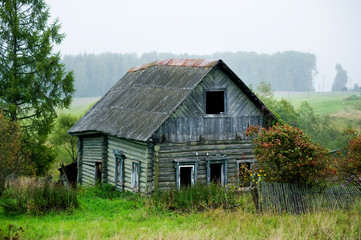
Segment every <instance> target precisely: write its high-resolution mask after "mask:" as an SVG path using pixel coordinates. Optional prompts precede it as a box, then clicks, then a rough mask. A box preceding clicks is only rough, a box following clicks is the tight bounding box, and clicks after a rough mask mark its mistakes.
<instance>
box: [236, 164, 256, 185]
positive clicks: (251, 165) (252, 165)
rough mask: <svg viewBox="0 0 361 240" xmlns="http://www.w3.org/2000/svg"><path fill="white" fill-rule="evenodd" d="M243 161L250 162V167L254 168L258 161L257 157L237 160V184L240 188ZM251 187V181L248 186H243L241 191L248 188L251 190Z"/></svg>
mask: <svg viewBox="0 0 361 240" xmlns="http://www.w3.org/2000/svg"><path fill="white" fill-rule="evenodd" d="M242 163H250V169H253V168H254V165H255V164H256V163H257V161H256V160H255V159H247V160H237V176H238V177H237V185H238V189H239V188H241V187H239V184H240V182H239V177H240V176H239V174H240V173H239V165H240V164H242ZM251 181H252V180H251ZM250 187H251V182H250V183H249V186H248V187H242V188H241V191H246V190H249V189H250Z"/></svg>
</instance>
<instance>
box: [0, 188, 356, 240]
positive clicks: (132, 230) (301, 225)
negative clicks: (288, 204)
mask: <svg viewBox="0 0 361 240" xmlns="http://www.w3.org/2000/svg"><path fill="white" fill-rule="evenodd" d="M247 195H248V193H245V195H241V199H244V200H245V199H246V198H247ZM248 199H250V196H249V195H248ZM0 201H1V200H0ZM79 205H80V207H79V208H78V209H75V210H74V211H73V212H72V214H69V213H66V212H59V213H55V212H51V213H50V214H47V215H44V216H41V217H37V216H33V215H19V216H7V215H5V214H4V212H3V210H2V209H1V208H0V229H2V230H6V228H7V227H8V226H9V224H11V225H13V226H14V227H15V228H16V229H18V228H20V227H22V229H23V230H24V232H20V235H21V239H25V240H26V239H317V240H318V239H321V240H322V239H361V204H358V205H355V206H354V207H353V208H352V209H349V210H347V211H346V210H332V211H317V212H315V213H306V214H298V215H294V214H283V215H274V214H256V213H255V211H254V208H249V205H247V204H246V203H243V204H240V205H239V206H238V207H237V208H234V209H232V210H225V209H223V208H217V209H210V210H208V211H201V212H199V211H192V212H181V213H179V212H175V211H152V212H150V211H148V210H147V208H148V206H147V205H146V203H145V202H142V201H141V200H139V199H135V200H134V199H133V198H132V196H129V197H128V196H127V195H124V196H121V197H118V198H101V197H97V196H94V195H91V193H90V192H88V193H87V194H80V195H79ZM251 206H252V205H251Z"/></svg>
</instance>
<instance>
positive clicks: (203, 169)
mask: <svg viewBox="0 0 361 240" xmlns="http://www.w3.org/2000/svg"><path fill="white" fill-rule="evenodd" d="M157 146H158V148H159V154H158V157H159V173H158V181H159V189H165V188H169V187H175V186H176V165H175V163H176V162H182V161H183V162H184V161H186V162H190V161H197V162H198V164H197V178H196V181H197V182H201V183H204V184H205V183H207V166H206V159H208V158H209V156H216V155H217V154H218V155H222V156H224V155H225V156H226V159H227V161H228V164H225V167H226V169H227V171H226V172H227V175H226V177H225V178H226V180H227V181H228V184H236V183H237V178H236V175H237V160H242V159H253V157H254V156H253V150H251V149H252V146H253V145H252V144H250V143H249V141H238V142H237V141H230V142H229V141H217V142H207V143H199V142H196V143H193V142H188V143H183V144H181V143H177V144H172V143H163V144H158V145H157ZM224 163H225V162H224Z"/></svg>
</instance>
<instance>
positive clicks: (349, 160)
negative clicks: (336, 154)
mask: <svg viewBox="0 0 361 240" xmlns="http://www.w3.org/2000/svg"><path fill="white" fill-rule="evenodd" d="M348 134H350V135H352V139H351V140H350V142H349V145H348V148H347V154H346V155H345V156H343V157H341V158H340V159H338V161H337V162H336V163H337V165H338V166H337V169H338V172H339V176H340V180H341V181H342V182H343V183H345V184H351V185H354V186H357V187H358V188H359V189H361V133H359V132H357V131H353V130H349V131H348Z"/></svg>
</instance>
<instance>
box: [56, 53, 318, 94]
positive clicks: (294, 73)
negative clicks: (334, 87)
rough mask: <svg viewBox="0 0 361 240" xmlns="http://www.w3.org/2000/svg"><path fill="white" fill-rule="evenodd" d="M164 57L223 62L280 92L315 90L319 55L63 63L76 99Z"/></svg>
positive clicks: (132, 57)
mask: <svg viewBox="0 0 361 240" xmlns="http://www.w3.org/2000/svg"><path fill="white" fill-rule="evenodd" d="M164 58H202V59H222V60H224V61H225V62H226V64H227V65H228V66H229V67H230V68H231V69H232V70H233V71H234V72H235V73H236V74H237V75H238V76H239V77H240V78H241V79H242V80H243V81H244V82H245V83H246V84H248V85H250V84H252V85H253V86H258V85H259V83H260V82H262V81H263V82H266V83H269V84H271V85H272V87H273V90H276V91H314V87H313V77H314V75H315V74H316V73H317V69H316V56H315V55H314V54H311V53H302V52H295V51H287V52H278V53H275V54H272V55H269V54H257V53H255V52H236V53H231V52H223V53H215V54H212V55H188V54H178V55H176V54H171V53H157V52H150V53H145V54H143V55H141V56H137V55H136V54H135V53H133V54H119V53H102V54H97V55H95V54H86V53H84V54H78V55H65V56H64V58H63V63H64V64H65V66H66V68H67V69H68V70H73V71H74V75H75V89H76V93H75V97H92V96H102V95H104V94H105V93H106V92H107V91H108V90H109V88H110V87H111V86H112V85H114V83H116V82H117V81H118V80H119V79H120V78H121V77H122V76H123V75H124V74H125V73H126V72H127V70H128V69H129V68H131V67H133V66H137V65H141V64H144V63H148V62H151V61H155V60H158V59H164Z"/></svg>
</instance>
